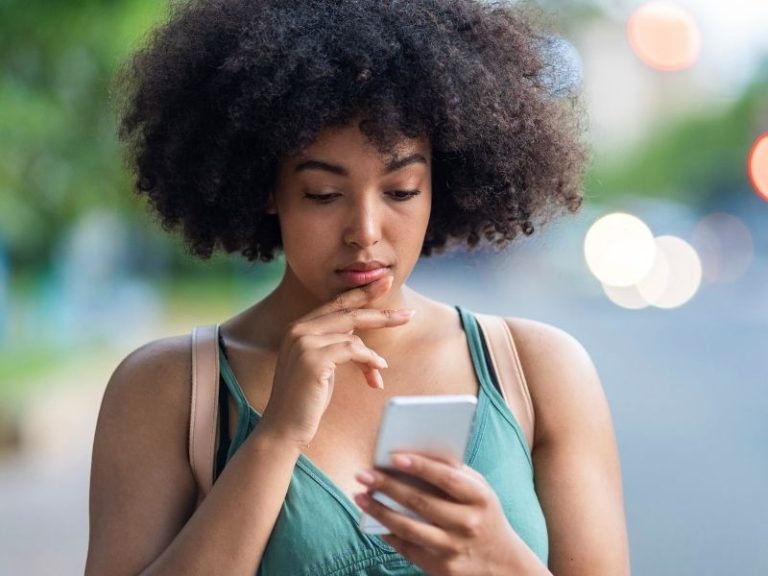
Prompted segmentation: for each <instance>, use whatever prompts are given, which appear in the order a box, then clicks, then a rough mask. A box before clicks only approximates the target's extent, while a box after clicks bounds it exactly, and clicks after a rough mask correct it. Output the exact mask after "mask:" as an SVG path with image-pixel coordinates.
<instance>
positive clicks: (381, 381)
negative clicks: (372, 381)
mask: <svg viewBox="0 0 768 576" xmlns="http://www.w3.org/2000/svg"><path fill="white" fill-rule="evenodd" d="M373 377H374V378H376V384H378V388H379V390H384V379H383V378H382V377H381V374H380V373H379V372H378V371H377V372H374V373H373Z"/></svg>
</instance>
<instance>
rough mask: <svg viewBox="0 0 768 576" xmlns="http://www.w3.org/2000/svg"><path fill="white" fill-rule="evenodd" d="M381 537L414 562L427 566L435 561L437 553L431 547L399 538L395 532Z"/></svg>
mask: <svg viewBox="0 0 768 576" xmlns="http://www.w3.org/2000/svg"><path fill="white" fill-rule="evenodd" d="M381 539H382V540H384V542H386V543H387V544H389V545H390V546H392V548H394V549H395V550H397V551H398V552H399V553H400V555H401V556H403V557H404V558H405V559H406V560H410V561H411V563H412V564H416V565H417V566H427V565H429V564H430V563H431V562H433V561H434V557H435V553H434V552H433V551H432V550H430V549H429V548H422V547H420V546H418V545H416V544H412V543H410V542H408V541H407V540H403V539H402V538H398V537H397V536H395V535H394V534H385V535H383V536H381Z"/></svg>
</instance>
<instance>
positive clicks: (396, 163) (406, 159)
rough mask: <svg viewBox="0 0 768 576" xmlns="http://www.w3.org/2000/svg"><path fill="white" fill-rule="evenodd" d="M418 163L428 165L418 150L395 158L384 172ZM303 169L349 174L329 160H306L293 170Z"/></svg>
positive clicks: (340, 174) (341, 174)
mask: <svg viewBox="0 0 768 576" xmlns="http://www.w3.org/2000/svg"><path fill="white" fill-rule="evenodd" d="M416 163H421V164H424V165H425V166H426V165H427V159H426V158H424V156H422V155H421V154H419V153H418V152H416V153H414V154H409V155H408V156H403V157H402V158H395V159H394V160H392V161H391V162H389V163H388V164H387V165H386V166H385V167H384V172H383V174H390V173H392V172H394V171H395V170H400V168H403V167H405V166H408V165H410V164H416ZM302 170H325V171H326V172H331V173H332V174H337V175H339V176H349V172H348V171H347V169H346V168H344V167H343V166H339V165H337V164H329V163H328V162H323V161H321V160H306V161H304V162H301V163H300V164H298V165H297V166H296V168H294V169H293V172H294V174H295V173H296V172H301V171H302Z"/></svg>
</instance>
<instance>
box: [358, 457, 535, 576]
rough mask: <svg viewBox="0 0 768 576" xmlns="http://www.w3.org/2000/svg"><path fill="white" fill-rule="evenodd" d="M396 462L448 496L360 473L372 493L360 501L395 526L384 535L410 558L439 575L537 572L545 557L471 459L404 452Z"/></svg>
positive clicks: (377, 474)
mask: <svg viewBox="0 0 768 576" xmlns="http://www.w3.org/2000/svg"><path fill="white" fill-rule="evenodd" d="M399 456H404V457H406V458H407V459H409V460H410V464H409V465H405V466H403V465H400V464H399V462H401V460H400V458H399ZM393 463H394V464H395V467H396V468H398V469H399V470H401V471H403V472H405V473H407V474H412V475H414V476H416V477H418V478H421V479H423V480H425V481H427V482H429V483H430V484H433V485H434V486H436V487H437V488H439V489H440V490H442V492H444V493H445V494H446V496H447V497H441V496H437V495H433V494H429V493H427V492H425V491H423V490H420V489H418V488H416V487H414V486H411V485H409V484H406V483H404V482H402V481H400V480H398V479H396V478H395V477H394V476H392V475H390V474H387V473H386V472H385V471H383V470H378V469H377V470H366V471H365V473H363V474H362V475H361V474H358V476H357V479H358V481H359V482H361V483H362V484H365V485H367V486H368V492H367V493H361V494H357V495H356V496H355V501H356V502H357V504H358V505H359V506H360V507H361V508H362V509H363V510H364V511H365V512H366V513H368V514H370V515H371V516H373V517H374V518H376V520H378V521H379V522H381V523H382V524H383V525H384V526H386V527H387V528H389V530H390V531H391V532H392V534H389V535H386V536H382V539H383V540H384V541H386V542H387V543H388V544H390V545H391V546H392V547H393V548H395V550H397V551H398V552H399V553H400V554H402V555H403V556H404V557H405V558H407V559H408V560H410V561H411V562H413V563H414V564H416V565H418V566H419V567H420V568H421V569H423V570H424V571H425V572H427V573H428V574H433V575H436V576H437V575H439V576H446V575H457V576H458V575H470V574H472V575H475V574H476V575H480V574H482V575H484V576H489V575H494V574H505V575H509V574H520V575H523V574H527V573H535V572H530V568H527V567H531V566H535V565H536V562H539V564H541V563H540V561H538V558H537V557H536V556H535V555H534V554H533V552H532V551H531V549H530V548H528V546H527V545H526V544H525V542H524V541H523V540H522V538H520V536H519V535H518V534H517V532H515V530H514V529H513V528H512V527H511V526H510V524H509V522H508V521H507V519H506V516H505V515H504V511H503V510H502V508H501V503H500V502H499V499H498V497H497V496H496V493H495V492H494V490H493V488H492V487H491V486H490V485H489V484H488V482H487V481H486V479H485V478H484V477H483V475H482V474H480V473H479V472H477V471H476V470H474V469H472V468H471V467H469V466H467V465H466V464H463V463H460V462H452V463H448V462H445V461H442V460H438V459H435V458H431V457H429V456H428V455H426V454H412V453H408V454H407V455H406V454H400V455H397V456H395V457H394V458H393ZM366 473H367V474H369V475H370V476H372V477H373V481H372V482H367V481H366V479H365V474H366ZM372 492H382V493H384V494H386V495H387V496H389V497H391V498H392V499H393V500H396V501H397V502H399V503H400V504H402V505H403V506H405V507H406V508H408V509H410V510H413V511H414V512H416V513H417V514H419V515H420V516H422V517H424V518H425V519H427V520H428V521H429V522H431V524H426V523H424V522H421V521H419V520H414V519H412V518H409V517H407V516H404V515H403V514H400V513H398V512H395V511H393V510H391V509H390V508H388V507H386V506H384V505H383V504H381V503H380V502H377V501H376V500H374V499H373V498H371V497H370V495H371V493H372ZM541 567H542V568H543V565H541ZM526 570H528V571H526ZM538 573H544V574H548V573H549V571H548V570H546V569H545V571H544V572H538Z"/></svg>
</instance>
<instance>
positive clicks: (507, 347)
mask: <svg viewBox="0 0 768 576" xmlns="http://www.w3.org/2000/svg"><path fill="white" fill-rule="evenodd" d="M475 317H476V318H477V322H478V324H479V325H480V329H481V330H482V332H483V335H484V337H485V341H486V342H487V344H488V352H489V354H490V357H491V362H492V363H493V369H494V372H495V373H496V377H497V378H498V380H499V387H500V388H501V392H502V396H503V397H504V400H505V401H506V402H507V406H509V408H510V410H511V411H512V413H513V414H515V415H516V416H517V415H519V416H518V420H520V422H519V424H520V428H521V429H522V430H523V432H524V433H525V435H526V438H527V440H528V447H529V448H531V444H532V443H533V434H534V425H535V421H534V413H533V403H532V402H531V395H530V392H529V391H528V384H527V382H526V381H525V375H524V374H523V368H522V365H521V364H520V357H519V356H518V354H517V348H515V341H514V339H513V338H512V332H511V331H510V329H509V325H508V324H507V322H506V321H505V320H504V318H502V317H501V316H492V315H489V314H475Z"/></svg>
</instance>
